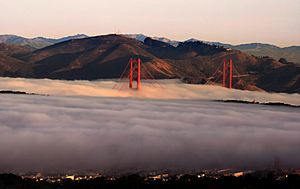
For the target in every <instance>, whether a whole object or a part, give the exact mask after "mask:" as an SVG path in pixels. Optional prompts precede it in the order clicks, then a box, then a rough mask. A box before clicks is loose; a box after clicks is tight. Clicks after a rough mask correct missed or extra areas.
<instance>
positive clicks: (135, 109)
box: [0, 81, 300, 172]
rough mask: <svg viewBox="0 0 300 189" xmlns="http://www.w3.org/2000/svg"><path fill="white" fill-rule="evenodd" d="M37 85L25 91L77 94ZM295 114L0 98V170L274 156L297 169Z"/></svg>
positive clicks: (207, 163) (189, 164)
mask: <svg viewBox="0 0 300 189" xmlns="http://www.w3.org/2000/svg"><path fill="white" fill-rule="evenodd" d="M18 82H19V81H18ZM23 82H24V81H23ZM25 82H26V83H23V84H22V85H17V83H15V86H14V87H15V89H19V90H22V89H25V88H22V87H24V86H27V85H28V83H27V82H28V81H25ZM35 82H36V83H35ZM39 82H40V81H34V82H33V83H32V86H33V88H34V89H38V91H30V92H43V91H44V92H45V93H48V92H53V91H54V90H55V91H54V92H53V93H56V94H59V93H60V92H62V91H61V90H62V89H61V88H57V85H68V88H66V89H68V90H70V91H76V90H74V88H76V85H75V87H74V88H72V87H73V84H72V85H69V84H68V82H66V81H51V82H54V83H53V85H52V86H53V88H52V89H51V90H50V88H49V89H42V87H36V86H38V85H39V86H40V85H41V84H40V83H39ZM45 82H46V83H47V82H50V81H45ZM71 83H73V82H71ZM75 83H76V82H75ZM78 83H79V84H78V85H83V84H82V83H84V82H82V83H81V82H78ZM3 85H4V83H2V82H1V86H3ZM9 85H11V84H9ZM45 85H47V86H44V88H47V87H48V84H45ZM90 85H93V87H92V88H93V90H95V91H96V89H94V88H98V87H99V86H98V85H102V83H101V82H100V83H97V82H96V83H90ZM103 85H108V84H107V83H106V82H104V84H103ZM168 85H171V86H173V85H175V84H174V83H172V84H168ZM16 86H19V87H20V88H18V87H16ZM95 86H96V87H95ZM82 87H85V86H82ZM86 87H88V86H86ZM179 87H182V88H183V89H182V90H183V91H186V90H187V88H189V86H183V85H181V86H179ZM191 87H196V86H191ZM33 88H30V90H31V89H33ZM107 88H108V87H107ZM196 88H197V87H196ZM68 90H66V91H67V93H68V94H70V93H69V92H68ZM97 90H98V89H97ZM99 90H100V89H99ZM172 90H173V89H172ZM44 92H43V93H44ZM77 92H78V93H77V94H78V95H79V93H80V90H79V91H77ZM97 93H98V92H95V94H97ZM99 93H100V92H99ZM195 93H198V92H195ZM199 93H201V92H199ZM211 93H212V91H211ZM229 93H230V92H228V93H226V94H229ZM89 94H90V93H89ZM249 94H250V92H249V93H248V92H245V96H247V95H249ZM182 95H183V94H182ZM174 96H175V95H174ZM183 96H184V95H183ZM187 96H188V95H187ZM191 96H192V95H191ZM271 96H272V95H271ZM282 96H283V98H285V95H282ZM282 96H281V94H280V95H278V96H276V95H275V97H282ZM176 97H178V96H176ZM291 98H293V97H291ZM299 113H300V110H299V109H297V108H289V107H272V106H260V105H244V104H230V103H229V104H228V103H220V102H211V101H206V100H194V99H193V100H175V99H173V100H161V99H159V100H153V99H152V100H151V99H148V100H145V99H132V98H116V97H87V96H72V97H70V96H25V95H1V101H0V154H1V155H0V171H1V170H13V171H43V172H47V171H57V172H59V171H66V170H75V171H84V170H91V169H92V170H99V171H107V172H110V171H114V170H122V171H125V172H127V171H130V170H133V169H134V170H153V169H156V170H157V169H158V170H164V169H175V170H176V169H177V170H182V169H184V170H197V169H204V168H228V167H233V168H265V167H272V166H273V163H274V159H275V158H279V159H280V161H281V162H282V166H284V167H300V159H299V157H300V151H299V146H300V127H299V123H300V116H299Z"/></svg>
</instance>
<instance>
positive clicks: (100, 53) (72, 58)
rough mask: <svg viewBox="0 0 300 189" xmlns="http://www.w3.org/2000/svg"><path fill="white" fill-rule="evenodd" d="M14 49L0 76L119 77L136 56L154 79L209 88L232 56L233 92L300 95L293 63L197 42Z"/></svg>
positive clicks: (83, 42) (100, 40) (104, 39)
mask: <svg viewBox="0 0 300 189" xmlns="http://www.w3.org/2000/svg"><path fill="white" fill-rule="evenodd" d="M3 46H4V45H3ZM7 48H9V47H7ZM14 48H15V49H13V48H12V49H11V50H2V51H1V50H0V69H1V71H0V75H1V76H13V77H32V78H51V79H67V80H75V79H84V80H95V79H108V78H119V77H120V75H121V73H122V72H123V70H124V69H125V67H126V65H127V63H128V60H129V59H130V58H131V57H136V56H138V57H140V58H141V59H142V62H143V65H144V66H145V68H146V69H147V70H149V72H150V74H151V75H153V77H155V78H156V79H168V78H184V81H186V82H189V83H212V84H214V83H220V82H221V80H220V78H221V77H222V69H221V67H220V66H221V65H222V62H223V60H224V59H227V60H229V59H230V58H232V59H233V62H234V65H235V66H234V79H233V80H234V87H235V88H239V89H248V90H261V89H263V90H267V91H274V92H289V93H299V92H300V65H299V64H293V63H285V62H283V63H282V62H278V61H276V60H274V59H272V58H269V57H255V56H252V55H248V54H246V53H243V52H241V51H237V50H227V49H225V48H222V47H219V46H215V45H208V44H205V43H202V42H199V41H190V42H183V43H179V45H178V46H177V47H174V46H172V45H169V44H168V43H164V42H161V41H157V40H153V39H151V38H146V39H145V40H144V42H140V41H137V40H135V39H130V38H127V37H125V36H120V35H105V36H97V37H91V38H84V39H76V40H69V41H66V42H62V43H58V44H55V45H52V46H48V47H46V48H43V49H39V50H35V51H30V50H28V49H26V50H25V49H23V50H20V49H18V48H17V47H14ZM23 48H24V47H23ZM3 49H5V48H3ZM218 68H219V69H218ZM212 76H213V77H212Z"/></svg>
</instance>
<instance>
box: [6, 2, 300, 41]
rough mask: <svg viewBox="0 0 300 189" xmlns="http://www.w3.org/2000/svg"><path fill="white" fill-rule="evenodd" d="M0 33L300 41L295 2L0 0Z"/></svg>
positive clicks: (299, 14)
mask: <svg viewBox="0 0 300 189" xmlns="http://www.w3.org/2000/svg"><path fill="white" fill-rule="evenodd" d="M0 24H1V28H0V34H17V35H23V36H26V37H35V36H47V37H62V36H65V35H73V34H77V33H85V34H88V35H99V34H105V33H115V32H119V33H143V34H146V35H149V36H166V37H168V38H172V39H177V40H184V39H188V38H197V39H202V40H209V41H221V42H228V43H234V44H235V43H248V42H267V43H273V44H277V45H280V46H288V45H300V0H0Z"/></svg>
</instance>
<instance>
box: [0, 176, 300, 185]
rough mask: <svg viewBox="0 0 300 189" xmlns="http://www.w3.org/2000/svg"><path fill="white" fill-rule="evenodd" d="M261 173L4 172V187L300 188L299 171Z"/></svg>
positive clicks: (2, 177) (1, 180)
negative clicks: (56, 177) (54, 175)
mask: <svg viewBox="0 0 300 189" xmlns="http://www.w3.org/2000/svg"><path fill="white" fill-rule="evenodd" d="M260 175H261V174H260V173H254V174H246V175H245V176H241V177H234V176H221V177H207V176H205V177H198V176H197V175H174V176H170V177H168V178H164V179H153V178H151V177H142V176H139V175H128V176H122V177H97V178H93V179H81V180H74V181H73V180H71V179H61V180H60V181H59V182H51V180H50V181H48V180H38V179H30V178H22V177H19V176H16V175H13V174H1V175H0V189H29V188H30V189H69V188H77V189H94V188H110V189H114V188H128V189H161V188H163V189H184V188H190V189H196V188H203V189H228V188H231V189H239V188H245V189H257V188H272V189H282V188H288V189H298V188H299V185H300V176H299V175H293V174H290V175H282V176H279V175H275V174H273V173H272V172H271V173H268V174H267V175H265V176H260Z"/></svg>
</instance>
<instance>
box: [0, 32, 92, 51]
mask: <svg viewBox="0 0 300 189" xmlns="http://www.w3.org/2000/svg"><path fill="white" fill-rule="evenodd" d="M86 37H88V36H86V35H83V34H78V35H74V36H68V37H63V38H60V39H51V38H44V37H36V38H32V39H29V38H24V37H20V36H16V35H0V43H6V44H10V45H20V46H29V47H32V48H35V49H39V48H43V47H47V46H50V45H53V44H55V43H60V42H64V41H67V40H71V39H82V38H86Z"/></svg>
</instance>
